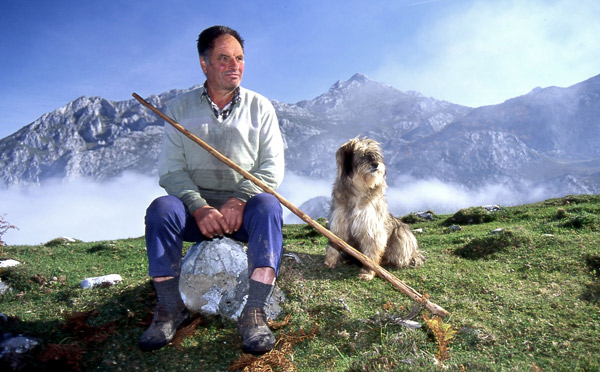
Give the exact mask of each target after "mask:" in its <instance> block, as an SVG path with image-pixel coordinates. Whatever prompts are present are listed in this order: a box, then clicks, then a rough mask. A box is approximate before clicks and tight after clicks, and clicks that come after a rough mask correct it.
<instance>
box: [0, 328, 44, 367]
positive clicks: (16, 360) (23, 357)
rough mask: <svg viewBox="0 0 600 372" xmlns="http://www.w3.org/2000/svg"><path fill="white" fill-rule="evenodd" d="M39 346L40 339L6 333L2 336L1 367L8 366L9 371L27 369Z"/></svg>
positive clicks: (0, 347) (0, 337)
mask: <svg viewBox="0 0 600 372" xmlns="http://www.w3.org/2000/svg"><path fill="white" fill-rule="evenodd" d="M39 346H40V343H39V341H37V340H35V339H33V338H30V337H26V336H23V335H16V336H15V335H13V334H12V333H4V334H3V335H2V336H0V367H7V368H8V370H9V371H23V370H25V369H26V368H27V362H28V361H29V360H31V358H32V354H33V353H34V352H35V351H36V350H37V348H38V347H39ZM3 370H5V369H3Z"/></svg>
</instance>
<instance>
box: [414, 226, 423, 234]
mask: <svg viewBox="0 0 600 372" xmlns="http://www.w3.org/2000/svg"><path fill="white" fill-rule="evenodd" d="M413 232H414V233H418V234H423V228H422V227H419V228H418V229H413Z"/></svg>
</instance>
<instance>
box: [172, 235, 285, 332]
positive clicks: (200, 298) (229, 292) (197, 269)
mask: <svg viewBox="0 0 600 372" xmlns="http://www.w3.org/2000/svg"><path fill="white" fill-rule="evenodd" d="M248 281H249V274H248V257H247V255H246V248H245V246H244V245H243V244H241V243H240V242H237V241H235V240H233V239H230V238H222V239H214V240H210V241H204V242H201V243H197V244H195V245H193V246H192V247H191V248H190V249H189V250H188V252H187V253H186V255H185V257H184V258H183V261H182V263H181V274H180V279H179V291H180V293H181V298H182V299H183V303H184V304H185V306H186V307H187V308H188V310H190V311H191V312H196V313H198V312H201V313H205V314H217V315H221V316H224V317H226V318H230V319H233V320H237V318H238V317H239V315H240V314H241V312H242V310H243V308H244V305H245V304H246V299H247V292H248ZM283 301H285V295H284V294H283V292H282V291H281V290H280V289H279V288H277V287H275V290H274V291H273V295H272V296H271V300H270V304H269V306H268V308H267V317H268V318H269V319H275V318H276V317H277V315H279V313H280V312H281V307H280V306H279V304H280V303H281V302H283Z"/></svg>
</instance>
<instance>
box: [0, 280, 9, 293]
mask: <svg viewBox="0 0 600 372" xmlns="http://www.w3.org/2000/svg"><path fill="white" fill-rule="evenodd" d="M10 289H11V288H10V286H9V285H8V284H6V283H4V282H3V281H2V279H0V295H3V294H5V293H6V292H8V291H10Z"/></svg>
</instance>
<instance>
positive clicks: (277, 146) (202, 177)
mask: <svg viewBox="0 0 600 372" xmlns="http://www.w3.org/2000/svg"><path fill="white" fill-rule="evenodd" d="M203 91H204V87H201V88H198V89H194V90H192V91H190V92H187V93H185V94H183V95H181V96H179V97H177V98H176V99H175V100H174V101H173V102H172V103H170V104H169V106H168V107H167V109H166V112H165V113H166V114H167V115H168V116H169V117H171V118H172V119H173V120H175V121H176V122H178V123H179V124H181V125H182V126H183V127H184V128H186V129H187V130H188V131H190V132H192V133H193V134H195V135H196V136H198V137H199V138H200V139H202V140H203V141H204V142H206V143H207V144H209V145H210V146H211V147H213V148H214V149H215V150H217V151H219V152H220V153H221V154H223V155H225V156H226V157H228V158H229V159H230V160H232V161H233V162H234V163H236V164H237V165H239V166H240V167H242V168H243V169H245V170H246V171H248V172H250V173H251V174H252V175H254V176H255V177H257V178H258V179H260V180H261V181H263V182H264V183H265V184H267V185H268V186H269V187H270V188H272V189H273V190H275V189H276V188H277V187H278V186H279V184H280V183H281V181H283V173H284V154H283V148H284V145H283V139H282V137H281V132H280V130H279V123H278V121H277V116H276V114H275V109H274V108H273V105H272V104H271V102H269V100H268V99H266V98H265V97H263V96H261V95H259V94H257V93H255V92H252V91H250V90H247V89H244V88H240V98H241V100H240V102H239V103H238V104H236V105H235V106H234V108H233V111H232V112H231V114H230V115H229V116H228V117H227V119H225V120H223V121H222V122H219V121H218V120H217V118H216V117H215V115H214V114H213V112H212V110H211V108H210V103H209V102H208V100H207V99H206V98H203V97H202V93H203ZM158 173H159V176H160V181H159V184H160V185H161V186H162V187H163V188H164V189H165V190H166V191H167V193H168V194H170V195H174V196H177V197H178V198H180V199H181V200H182V201H183V202H184V204H185V205H186V206H187V208H188V210H189V211H190V213H193V212H194V211H196V210H197V209H198V208H200V207H202V206H204V205H207V204H208V205H211V206H213V207H216V208H219V207H220V206H221V205H222V204H223V203H224V202H225V201H227V199H229V198H231V197H236V198H238V199H240V200H242V201H248V199H250V197H252V196H254V195H256V194H258V193H260V192H262V189H260V188H259V187H258V186H256V185H254V184H253V183H252V182H251V181H249V180H246V179H245V178H243V177H242V176H241V175H239V174H238V173H237V172H236V171H234V170H233V169H231V168H229V167H228V166H227V165H225V164H223V163H222V162H221V161H219V160H218V159H217V158H215V157H214V156H212V155H211V154H209V153H208V152H207V151H206V150H204V149H203V148H202V147H200V146H199V145H198V144H196V143H195V142H193V141H192V140H190V139H189V138H187V137H186V136H185V135H184V134H182V133H180V132H179V131H177V130H176V129H175V128H173V127H172V126H171V125H170V124H168V123H165V128H164V135H163V144H162V150H161V153H160V156H159V158H158Z"/></svg>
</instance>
